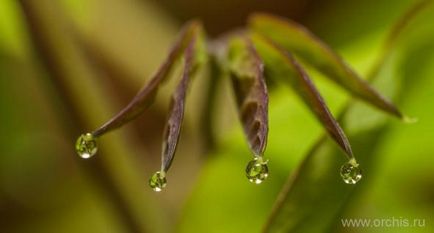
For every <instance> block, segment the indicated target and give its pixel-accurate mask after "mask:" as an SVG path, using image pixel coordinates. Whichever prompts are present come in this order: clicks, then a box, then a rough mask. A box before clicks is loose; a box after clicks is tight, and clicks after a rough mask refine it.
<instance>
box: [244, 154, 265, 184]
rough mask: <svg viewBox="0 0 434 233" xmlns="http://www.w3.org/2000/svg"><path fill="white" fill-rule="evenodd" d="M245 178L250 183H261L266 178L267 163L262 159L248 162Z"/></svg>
mask: <svg viewBox="0 0 434 233" xmlns="http://www.w3.org/2000/svg"><path fill="white" fill-rule="evenodd" d="M246 176H247V179H249V181H250V182H252V183H255V184H260V183H262V182H263V181H264V180H265V179H267V177H268V166H267V161H264V160H263V158H262V157H256V158H255V159H253V160H252V161H250V162H249V163H248V164H247V167H246Z"/></svg>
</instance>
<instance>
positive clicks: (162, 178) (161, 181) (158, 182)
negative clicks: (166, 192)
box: [149, 171, 167, 192]
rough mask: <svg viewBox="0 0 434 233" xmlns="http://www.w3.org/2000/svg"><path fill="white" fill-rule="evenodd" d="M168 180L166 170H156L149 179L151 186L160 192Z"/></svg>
mask: <svg viewBox="0 0 434 233" xmlns="http://www.w3.org/2000/svg"><path fill="white" fill-rule="evenodd" d="M166 184H167V180H166V174H165V173H164V172H161V171H158V172H155V173H154V175H152V176H151V178H150V179H149V186H150V187H151V188H152V189H153V190H154V191H155V192H160V191H161V190H163V188H164V187H166Z"/></svg>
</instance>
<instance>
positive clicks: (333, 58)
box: [249, 14, 403, 118]
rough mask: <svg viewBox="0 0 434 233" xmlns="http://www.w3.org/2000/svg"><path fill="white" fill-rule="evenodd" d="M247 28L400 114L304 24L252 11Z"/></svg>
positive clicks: (366, 99) (376, 103) (399, 113)
mask: <svg viewBox="0 0 434 233" xmlns="http://www.w3.org/2000/svg"><path fill="white" fill-rule="evenodd" d="M249 26H250V28H251V29H252V30H253V31H255V32H257V33H259V34H261V35H263V36H264V37H266V38H268V39H270V40H272V41H274V42H275V43H277V44H279V45H280V46H282V47H283V48H284V49H286V50H287V51H288V52H291V53H294V54H295V55H297V56H299V57H300V58H301V59H303V60H304V61H305V62H307V63H309V64H311V65H312V66H314V67H315V68H316V69H318V70H319V71H320V72H322V73H324V74H325V75H326V77H328V78H330V79H331V80H332V81H333V82H335V83H337V84H338V85H340V86H341V87H342V88H344V89H345V90H347V91H349V92H350V93H351V94H353V95H355V96H357V97H358V98H360V99H362V100H364V101H366V102H368V103H370V104H372V105H374V106H376V107H377V108H379V109H381V110H383V111H386V112H388V113H390V114H392V115H395V116H397V117H399V118H403V115H402V114H401V112H400V111H399V110H398V108H397V107H395V105H393V103H392V102H390V101H389V100H388V99H386V98H385V97H383V96H382V95H381V94H380V93H378V92H377V91H376V90H374V89H373V88H372V87H371V86H370V85H369V84H368V83H367V82H366V81H365V80H363V79H362V78H360V76H359V75H358V74H357V73H356V72H355V71H354V70H353V69H352V68H351V67H350V66H349V65H347V64H346V63H345V62H344V61H343V60H342V58H341V57H339V55H338V54H336V53H335V52H334V51H333V50H332V49H331V48H330V47H329V46H327V45H326V44H325V43H324V42H323V41H321V40H320V39H319V38H317V37H316V36H315V35H313V34H312V33H311V32H310V31H309V30H307V29H306V28H305V27H303V26H301V25H299V24H297V23H295V22H293V21H290V20H288V19H282V18H278V17H276V16H272V15H267V14H254V15H253V16H251V17H250V19H249Z"/></svg>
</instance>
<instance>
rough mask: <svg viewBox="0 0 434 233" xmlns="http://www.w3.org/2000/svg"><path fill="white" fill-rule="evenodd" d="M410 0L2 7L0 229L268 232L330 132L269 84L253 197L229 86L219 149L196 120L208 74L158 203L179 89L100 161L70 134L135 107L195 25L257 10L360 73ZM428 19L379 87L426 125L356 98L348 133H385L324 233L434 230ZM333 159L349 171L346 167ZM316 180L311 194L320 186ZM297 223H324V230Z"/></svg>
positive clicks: (220, 99)
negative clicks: (300, 31) (326, 47)
mask: <svg viewBox="0 0 434 233" xmlns="http://www.w3.org/2000/svg"><path fill="white" fill-rule="evenodd" d="M412 3H413V1H410V0H396V1H393V2H392V1H389V0H364V1H345V0H327V1H313V0H306V1H298V0H292V1H285V0H104V1H103V0H86V1H85V0H60V1H54V0H51V1H50V0H38V1H36V0H34V1H31V0H21V1H16V0H1V1H0V232H2V233H9V232H33V233H36V232H41V233H46V232H56V233H63V232H65V233H67V232H71V233H72V232H104V233H105V232H219V233H220V232H243V231H249V232H260V231H261V229H262V227H263V226H264V224H265V223H266V222H267V218H268V216H269V215H270V212H271V209H272V207H273V204H274V203H275V201H276V197H277V195H278V193H279V191H280V190H281V189H282V187H283V185H284V183H285V182H286V180H287V179H288V177H289V176H290V175H291V174H292V173H293V172H294V169H295V168H297V167H298V166H299V164H300V162H301V160H302V159H303V158H304V157H305V156H306V154H307V152H308V151H309V150H310V148H311V147H312V145H313V144H314V143H315V142H316V141H317V139H318V138H319V137H321V135H323V133H324V132H323V129H322V128H321V127H320V125H319V124H318V123H317V121H316V120H315V118H314V117H313V116H312V115H311V114H310V112H309V111H308V109H306V107H305V106H303V105H302V103H301V102H300V101H299V100H298V99H297V98H296V96H295V95H294V94H293V93H292V92H291V91H288V90H287V89H285V88H280V87H275V88H274V89H273V90H272V92H271V94H270V117H269V118H270V135H269V142H268V148H267V153H266V156H267V158H269V159H270V162H269V167H270V177H269V179H268V180H267V181H266V182H265V183H264V184H261V185H259V186H255V185H252V184H250V183H248V181H247V179H246V178H245V176H244V168H245V165H246V164H247V162H248V161H249V160H250V159H251V155H250V153H249V151H248V148H247V144H246V142H245V141H244V138H243V135H242V130H241V127H240V125H239V123H238V122H237V116H236V109H235V103H234V101H233V96H232V95H233V93H231V90H230V86H229V85H228V83H227V81H226V80H222V81H221V83H220V85H219V86H218V87H219V89H218V90H217V102H216V104H215V106H214V107H215V108H214V109H213V114H212V115H213V117H212V121H211V122H210V124H211V126H212V127H213V135H214V137H215V146H214V147H213V148H211V149H210V148H209V147H208V142H207V141H205V140H204V138H205V137H204V136H203V131H204V130H203V129H204V126H203V125H202V124H199V123H197V122H200V120H201V119H202V117H203V109H204V108H203V105H204V103H205V102H204V100H203V99H204V98H202V96H204V95H205V91H206V88H205V87H206V84H207V82H208V81H209V80H207V78H206V77H207V75H206V74H207V70H206V69H204V70H203V71H202V72H201V75H199V76H198V77H196V79H195V82H194V84H193V86H192V87H191V91H190V95H189V97H188V100H187V101H188V103H187V110H186V111H187V113H186V119H185V121H186V122H185V124H184V126H183V133H182V135H181V140H180V145H179V148H178V153H177V156H176V158H175V161H174V163H173V166H172V168H171V170H170V172H169V174H168V186H167V188H166V189H165V190H164V191H163V192H161V193H154V192H153V191H152V190H151V189H150V188H149V187H148V186H147V179H148V177H149V176H150V175H151V174H152V173H153V172H154V171H156V170H158V169H159V166H160V165H159V162H160V149H161V138H162V133H163V132H162V131H163V126H164V123H165V119H166V113H167V109H168V102H169V101H168V100H169V98H170V94H171V90H172V89H173V86H174V82H172V81H170V82H169V83H167V85H166V86H165V87H164V88H163V89H161V91H160V93H159V96H158V98H157V100H156V102H155V104H154V105H153V106H152V107H151V108H150V109H149V110H147V111H146V112H145V113H144V114H143V116H141V117H140V118H138V119H136V120H135V121H134V122H133V123H131V124H129V125H128V126H126V127H124V128H122V129H120V130H118V131H115V132H112V133H110V134H108V135H107V136H104V137H103V138H102V139H101V140H100V141H99V144H100V151H99V153H98V155H97V156H95V157H94V158H92V159H90V160H81V159H79V158H78V156H76V154H75V152H74V143H75V139H76V138H77V136H78V135H80V133H82V132H87V131H90V130H92V129H95V128H96V127H98V126H99V125H100V124H102V123H103V122H104V121H106V120H108V119H109V118H110V117H111V116H112V115H113V114H115V113H116V112H117V111H119V110H120V109H121V108H122V107H123V106H125V105H126V104H127V103H128V101H129V100H130V99H131V98H132V97H133V96H134V94H135V93H136V92H137V91H138V90H139V89H140V87H141V86H142V85H143V84H144V83H145V82H146V80H147V79H148V78H149V76H150V75H151V74H152V72H153V71H154V70H155V69H156V68H157V67H158V64H159V63H161V62H162V61H163V59H164V57H165V55H166V53H167V51H168V49H169V48H170V45H171V43H172V42H173V41H174V40H175V38H176V34H177V32H178V30H179V29H180V27H181V26H182V24H183V23H185V22H186V21H187V20H188V19H191V18H198V19H201V20H202V21H203V22H204V25H205V28H206V29H207V32H208V35H209V36H210V37H211V38H212V37H216V36H218V35H219V34H221V33H224V32H225V31H228V30H230V29H234V28H237V27H243V26H244V25H245V21H246V17H247V16H248V15H249V14H250V13H251V12H254V11H266V12H271V13H275V14H278V15H282V16H286V17H289V18H292V19H294V20H296V21H298V22H300V23H302V24H304V25H306V27H308V28H309V29H311V30H312V31H313V32H314V33H315V34H317V35H318V36H319V37H320V38H322V39H323V40H324V41H325V42H327V43H328V44H330V46H331V47H332V48H334V49H335V50H337V51H338V52H339V53H340V54H341V55H342V56H343V57H344V58H345V59H346V60H347V62H348V63H349V64H351V66H353V67H354V68H355V69H356V70H357V71H359V72H360V73H361V74H362V75H366V74H367V73H368V72H369V68H370V67H371V66H372V65H373V64H374V61H375V60H376V58H377V57H378V56H379V55H380V52H379V51H381V46H382V42H383V41H384V39H385V36H386V34H387V32H388V31H389V30H390V28H391V27H392V25H393V24H394V22H396V21H397V20H398V18H399V17H400V15H402V14H403V13H404V12H405V10H406V9H408V8H409V7H410V6H411V4H412ZM433 12H434V11H433V10H432V9H431V10H430V11H427V12H425V16H424V18H422V19H420V20H419V21H417V23H418V24H414V25H412V26H411V27H410V29H409V31H408V36H407V33H406V36H407V37H406V39H405V40H406V41H407V43H405V45H406V46H403V49H402V50H400V51H399V52H396V53H395V54H394V55H393V58H392V59H390V62H389V63H387V68H386V69H385V71H384V72H382V73H380V76H381V75H382V76H384V77H385V78H384V79H385V80H386V81H382V82H378V83H376V85H377V87H378V88H379V89H381V90H383V91H384V93H386V94H387V95H389V96H391V97H394V98H395V100H396V102H397V103H398V105H399V107H400V108H401V109H402V110H403V112H405V113H406V114H408V115H410V116H414V117H417V118H418V119H419V121H418V122H417V123H415V124H404V123H403V122H401V121H399V120H396V119H394V118H392V117H388V116H385V115H384V114H382V113H378V111H376V110H373V109H372V108H370V107H369V106H365V105H364V104H363V103H359V102H358V103H357V104H358V105H360V106H359V107H360V109H362V110H363V111H362V110H360V111H358V112H357V111H355V113H353V117H352V125H354V127H353V129H350V132H353V131H354V132H357V130H359V131H360V130H362V131H363V130H364V129H366V128H371V127H375V126H376V125H375V124H376V123H375V124H374V123H373V122H377V121H376V120H375V119H378V118H379V117H380V118H381V119H382V120H381V122H382V124H387V126H386V127H382V128H381V135H382V136H381V137H378V134H372V135H369V137H371V138H372V139H373V141H375V142H376V149H375V151H374V152H372V155H370V158H371V159H370V162H369V167H366V169H364V178H363V180H362V181H361V182H360V184H359V185H358V186H357V187H356V188H355V189H354V190H353V191H354V192H353V195H351V196H350V197H351V198H350V199H349V200H347V201H346V202H345V205H344V206H343V207H342V211H341V213H340V214H339V217H338V216H337V217H336V222H335V224H332V225H330V229H329V230H328V231H330V232H434V211H433V209H434V162H433V154H434V121H433V119H434V105H433V100H434V99H433V98H434V36H433V35H434V33H433V31H434V24H433V23H432V22H434V15H433ZM430 20H431V21H430ZM418 32H421V33H418ZM413 34H417V36H412V35H413ZM312 76H313V78H314V80H315V83H316V84H317V85H318V86H319V89H320V91H321V93H322V94H323V96H324V97H325V99H326V101H327V103H328V104H329V105H330V107H331V109H332V111H333V112H334V113H335V114H338V113H339V112H340V111H341V109H342V106H343V105H344V103H346V101H347V100H348V99H349V98H350V97H349V96H348V94H346V93H345V92H343V91H342V90H341V89H339V88H337V87H335V86H334V85H333V84H331V83H329V82H327V81H326V80H325V79H324V78H322V77H321V75H320V74H318V73H315V72H314V71H312ZM174 81H176V79H174ZM216 88H217V86H216ZM373 119H374V120H373ZM351 130H353V131H351ZM377 137H378V138H377ZM350 139H351V137H350ZM354 143H355V144H357V143H358V142H357V141H355V142H354ZM362 146H364V145H362ZM370 146H371V145H366V147H370ZM356 156H361V157H363V155H357V154H356ZM335 159H336V160H337V161H339V162H344V157H343V156H340V157H339V156H336V157H335ZM361 161H362V162H363V160H361ZM366 165H367V164H366ZM362 167H363V163H362ZM336 174H337V175H336V177H337V179H338V171H336ZM318 185H319V187H317V188H316V189H312V190H311V191H312V192H317V191H318V192H321V190H322V187H321V185H324V186H326V185H327V184H318ZM332 190H333V189H332ZM336 190H337V191H339V188H337V189H336ZM325 195H334V194H333V192H328V193H326V194H325ZM324 199H325V200H327V197H325V198H324ZM330 204H331V205H333V203H330ZM306 208H309V207H306ZM326 212H327V211H324V214H327V213H326ZM342 216H343V217H348V218H349V217H353V218H371V219H374V218H407V219H411V220H412V219H424V220H425V227H418V228H404V227H393V228H390V227H389V228H387V227H383V228H372V227H371V228H343V227H342V224H341V223H340V221H339V219H340V218H342ZM304 221H305V222H304V223H303V224H305V225H306V224H311V225H315V224H316V221H321V219H312V218H306V219H305V220H304ZM306 232H309V231H306ZM312 232H313V231H312Z"/></svg>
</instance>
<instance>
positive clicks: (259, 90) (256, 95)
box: [228, 38, 268, 155]
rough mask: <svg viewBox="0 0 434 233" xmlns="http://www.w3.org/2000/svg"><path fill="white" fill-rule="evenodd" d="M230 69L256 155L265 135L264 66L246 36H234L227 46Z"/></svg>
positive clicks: (266, 103) (265, 89) (238, 103)
mask: <svg viewBox="0 0 434 233" xmlns="http://www.w3.org/2000/svg"><path fill="white" fill-rule="evenodd" d="M228 63H229V65H228V66H229V72H230V74H231V78H232V84H233V88H234V92H235V95H236V100H237V105H238V109H239V114H240V120H241V121H242V124H243V128H244V133H245V135H246V137H247V140H248V142H249V146H250V149H251V150H252V152H253V153H254V154H255V155H263V153H264V151H265V147H266V144H267V137H268V92H267V86H266V83H265V79H264V75H263V72H264V65H263V63H262V61H261V58H260V57H259V54H258V53H257V52H256V49H255V48H254V46H253V44H252V42H251V41H250V39H248V38H234V39H232V40H231V41H230V44H229V48H228Z"/></svg>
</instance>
